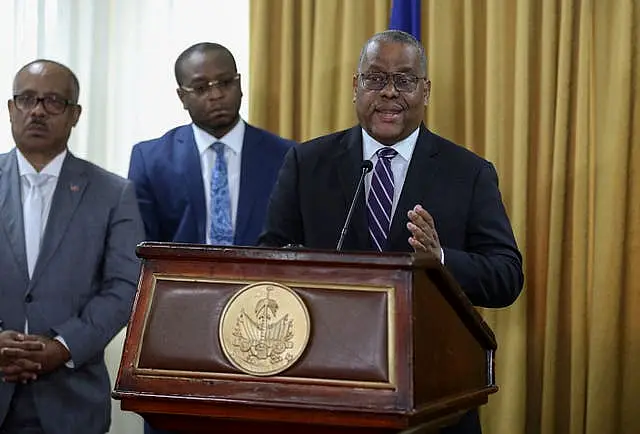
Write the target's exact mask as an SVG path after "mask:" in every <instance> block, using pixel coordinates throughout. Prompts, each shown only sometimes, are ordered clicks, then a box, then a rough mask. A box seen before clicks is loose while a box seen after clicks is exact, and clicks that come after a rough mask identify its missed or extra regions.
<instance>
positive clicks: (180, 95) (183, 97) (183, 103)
mask: <svg viewBox="0 0 640 434" xmlns="http://www.w3.org/2000/svg"><path fill="white" fill-rule="evenodd" d="M176 93H177V94H178V98H180V102H182V108H183V109H185V110H187V103H186V102H185V98H186V96H187V95H186V94H185V92H184V91H183V90H182V89H180V88H177V89H176Z"/></svg>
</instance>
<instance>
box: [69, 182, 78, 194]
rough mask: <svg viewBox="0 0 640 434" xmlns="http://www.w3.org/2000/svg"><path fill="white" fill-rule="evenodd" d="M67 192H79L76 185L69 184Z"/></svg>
mask: <svg viewBox="0 0 640 434" xmlns="http://www.w3.org/2000/svg"><path fill="white" fill-rule="evenodd" d="M69 190H71V191H73V192H74V193H77V192H78V191H80V187H79V186H78V184H70V185H69Z"/></svg>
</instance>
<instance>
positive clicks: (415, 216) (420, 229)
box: [407, 205, 442, 261]
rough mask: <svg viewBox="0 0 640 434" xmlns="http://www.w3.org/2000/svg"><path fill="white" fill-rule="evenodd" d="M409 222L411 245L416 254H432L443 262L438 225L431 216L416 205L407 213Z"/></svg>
mask: <svg viewBox="0 0 640 434" xmlns="http://www.w3.org/2000/svg"><path fill="white" fill-rule="evenodd" d="M407 216H408V217H409V222H408V223H407V229H409V231H410V232H411V237H410V238H409V244H410V245H411V247H413V250H414V251H416V252H428V253H432V254H433V255H434V256H435V257H436V258H438V260H439V261H442V248H441V246H440V239H439V238H438V232H436V225H435V223H434V221H433V217H431V214H429V213H428V212H427V210H425V209H424V208H422V206H421V205H416V206H414V207H413V209H412V210H409V212H408V213H407Z"/></svg>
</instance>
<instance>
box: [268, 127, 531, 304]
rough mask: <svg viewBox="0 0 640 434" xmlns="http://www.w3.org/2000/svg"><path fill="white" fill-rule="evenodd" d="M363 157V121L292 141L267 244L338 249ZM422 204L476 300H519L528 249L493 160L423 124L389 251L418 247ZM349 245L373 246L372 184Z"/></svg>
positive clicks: (448, 261) (453, 268)
mask: <svg viewBox="0 0 640 434" xmlns="http://www.w3.org/2000/svg"><path fill="white" fill-rule="evenodd" d="M361 163H362V131H361V128H360V126H356V127H354V128H351V129H349V130H345V131H341V132H339V133H334V134H330V135H328V136H323V137H319V138H317V139H314V140H311V141H309V142H307V143H304V144H302V145H300V146H297V147H295V148H294V149H292V150H291V152H289V154H288V155H287V158H286V160H285V163H284V165H283V168H282V171H281V174H280V178H279V179H278V182H277V184H276V186H275V188H274V191H273V195H272V197H271V203H270V205H269V211H268V213H267V220H266V224H265V233H264V234H263V235H262V239H261V244H263V245H266V246H283V245H286V244H302V245H304V246H305V247H308V248H315V249H335V246H336V242H337V241H338V238H339V236H340V230H341V228H342V225H343V224H344V221H345V218H346V215H347V211H348V209H349V204H350V203H351V199H352V197H353V195H354V193H355V190H356V186H357V184H358V179H359V177H360V172H361V171H360V165H361ZM416 204H420V205H422V206H423V207H424V208H425V209H426V210H427V211H428V212H429V213H430V214H431V215H432V216H433V219H434V221H435V225H436V231H437V232H438V237H439V239H440V243H441V245H442V247H443V249H444V262H445V266H446V268H447V269H448V270H449V271H450V272H451V273H452V274H453V276H454V277H455V278H456V280H457V281H458V283H459V284H460V286H461V287H462V289H463V290H464V291H465V293H466V295H467V296H468V297H469V299H470V300H471V302H472V303H473V304H475V305H476V306H483V307H504V306H508V305H510V304H511V303H513V302H514V300H515V299H516V298H517V297H518V294H519V293H520V290H521V289H522V284H523V274H522V257H521V255H520V252H519V250H518V247H517V245H516V242H515V239H514V236H513V232H512V230H511V225H510V223H509V219H508V217H507V213H506V211H505V209H504V206H503V204H502V198H501V195H500V191H499V189H498V175H497V174H496V171H495V169H494V167H493V165H492V164H491V163H490V162H488V161H486V160H484V159H482V158H481V157H479V156H477V155H475V154H474V153H472V152H470V151H468V150H466V149H464V148H463V147H461V146H458V145H456V144H454V143H452V142H450V141H448V140H446V139H444V138H442V137H440V136H438V135H436V134H434V133H432V132H431V131H429V130H428V129H427V128H426V127H425V126H424V125H422V126H421V127H420V134H419V135H418V140H417V142H416V147H415V149H414V151H413V156H412V158H411V162H410V163H409V167H408V169H407V176H406V179H405V182H404V187H403V189H402V194H401V195H400V200H399V203H398V206H397V207H396V213H395V216H394V217H393V221H392V223H391V228H390V231H389V237H388V239H387V244H386V245H385V246H384V250H385V251H390V252H410V251H412V248H411V246H410V245H409V243H408V241H407V240H408V238H409V237H410V236H411V233H410V232H409V230H408V229H407V227H406V224H407V222H408V217H407V211H408V210H410V209H411V208H413V206H414V205H416ZM343 250H345V251H349V250H353V251H361V250H374V247H373V244H372V241H371V238H370V236H369V231H368V223H367V212H366V205H365V194H364V189H363V190H361V192H360V196H359V197H358V199H357V202H356V207H355V210H354V214H353V219H352V220H351V225H350V227H349V229H348V231H347V234H346V237H345V241H344V245H343Z"/></svg>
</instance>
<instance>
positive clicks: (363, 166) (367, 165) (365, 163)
mask: <svg viewBox="0 0 640 434" xmlns="http://www.w3.org/2000/svg"><path fill="white" fill-rule="evenodd" d="M360 169H362V170H364V173H369V172H371V170H372V169H373V163H372V162H371V160H364V161H363V162H362V164H361V165H360Z"/></svg>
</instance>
